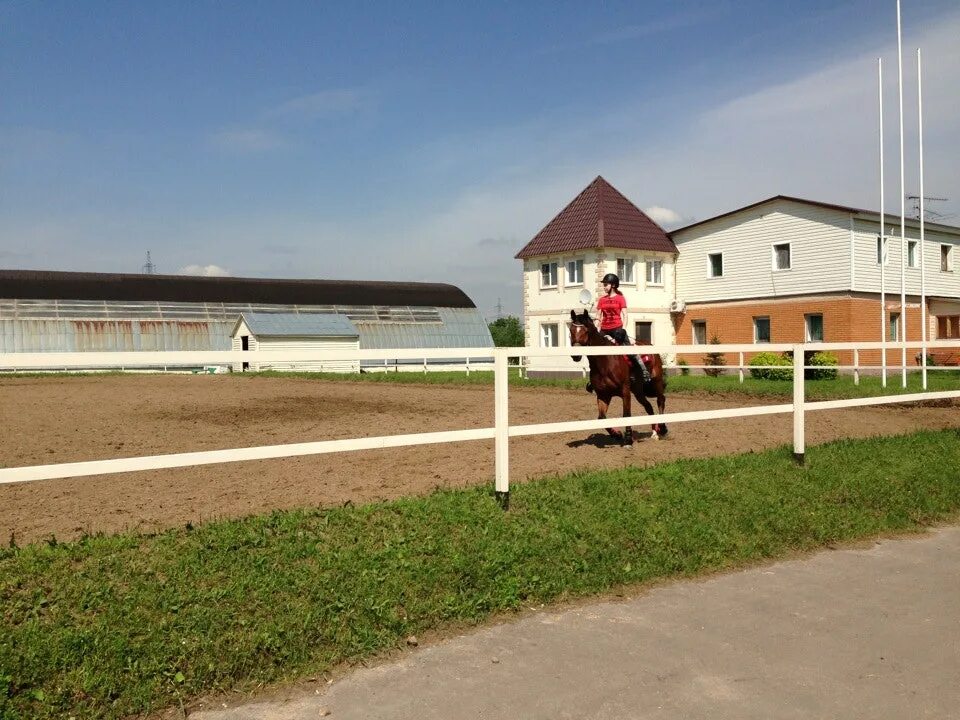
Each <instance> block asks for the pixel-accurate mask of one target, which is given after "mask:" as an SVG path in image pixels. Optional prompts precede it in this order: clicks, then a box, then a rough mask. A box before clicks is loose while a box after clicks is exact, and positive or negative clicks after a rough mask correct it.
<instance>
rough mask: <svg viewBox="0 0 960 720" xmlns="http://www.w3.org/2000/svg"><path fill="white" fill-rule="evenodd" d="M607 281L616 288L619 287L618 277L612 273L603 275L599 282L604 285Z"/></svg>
mask: <svg viewBox="0 0 960 720" xmlns="http://www.w3.org/2000/svg"><path fill="white" fill-rule="evenodd" d="M607 283H609V284H610V285H613V286H614V287H615V288H618V287H620V278H618V277H617V276H616V275H614V274H613V273H607V274H606V275H604V276H603V280H601V284H602V285H606V284H607Z"/></svg>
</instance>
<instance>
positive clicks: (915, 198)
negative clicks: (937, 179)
mask: <svg viewBox="0 0 960 720" xmlns="http://www.w3.org/2000/svg"><path fill="white" fill-rule="evenodd" d="M905 197H906V198H907V200H910V201H911V202H913V216H914V217H915V218H916V219H917V220H919V219H920V200H921V199H923V200H935V201H936V202H946V201H947V200H949V198H942V197H930V196H929V195H906V196H905ZM926 214H929V215H933V216H934V217H941V215H940V213H937V212H934V211H933V210H926Z"/></svg>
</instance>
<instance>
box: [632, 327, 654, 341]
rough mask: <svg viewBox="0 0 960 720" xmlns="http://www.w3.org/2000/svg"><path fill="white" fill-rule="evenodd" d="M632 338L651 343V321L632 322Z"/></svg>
mask: <svg viewBox="0 0 960 720" xmlns="http://www.w3.org/2000/svg"><path fill="white" fill-rule="evenodd" d="M633 336H634V338H635V339H636V341H637V342H641V343H649V344H650V345H653V323H652V322H638V323H635V324H634V333H633Z"/></svg>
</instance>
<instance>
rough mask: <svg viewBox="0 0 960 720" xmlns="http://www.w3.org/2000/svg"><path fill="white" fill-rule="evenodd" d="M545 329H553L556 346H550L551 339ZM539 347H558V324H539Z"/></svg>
mask: <svg viewBox="0 0 960 720" xmlns="http://www.w3.org/2000/svg"><path fill="white" fill-rule="evenodd" d="M547 328H553V332H554V335H555V336H556V337H555V338H554V339H555V340H556V344H551V343H550V340H551V338H550V337H549V336H548V333H547ZM540 347H560V324H559V323H555V322H553V323H540Z"/></svg>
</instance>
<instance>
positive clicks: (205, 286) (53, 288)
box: [0, 270, 476, 308]
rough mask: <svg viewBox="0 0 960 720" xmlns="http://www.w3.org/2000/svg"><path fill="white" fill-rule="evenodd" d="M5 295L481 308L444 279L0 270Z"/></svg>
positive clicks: (0, 292) (43, 297)
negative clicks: (390, 280) (271, 277)
mask: <svg viewBox="0 0 960 720" xmlns="http://www.w3.org/2000/svg"><path fill="white" fill-rule="evenodd" d="M0 297H5V298H15V299H23V300H28V299H29V300H34V299H36V300H145V301H161V302H224V303H262V304H271V305H272V304H276V305H407V306H413V307H417V306H424V307H449V308H474V307H476V305H474V303H473V301H472V300H471V299H470V298H469V297H467V295H466V293H464V292H463V290H461V289H460V288H458V287H455V286H453V285H446V284H442V283H405V282H374V281H352V280H349V281H348V280H270V279H265V278H237V277H197V276H191V275H134V274H115V273H81V272H55V271H47V270H0Z"/></svg>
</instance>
